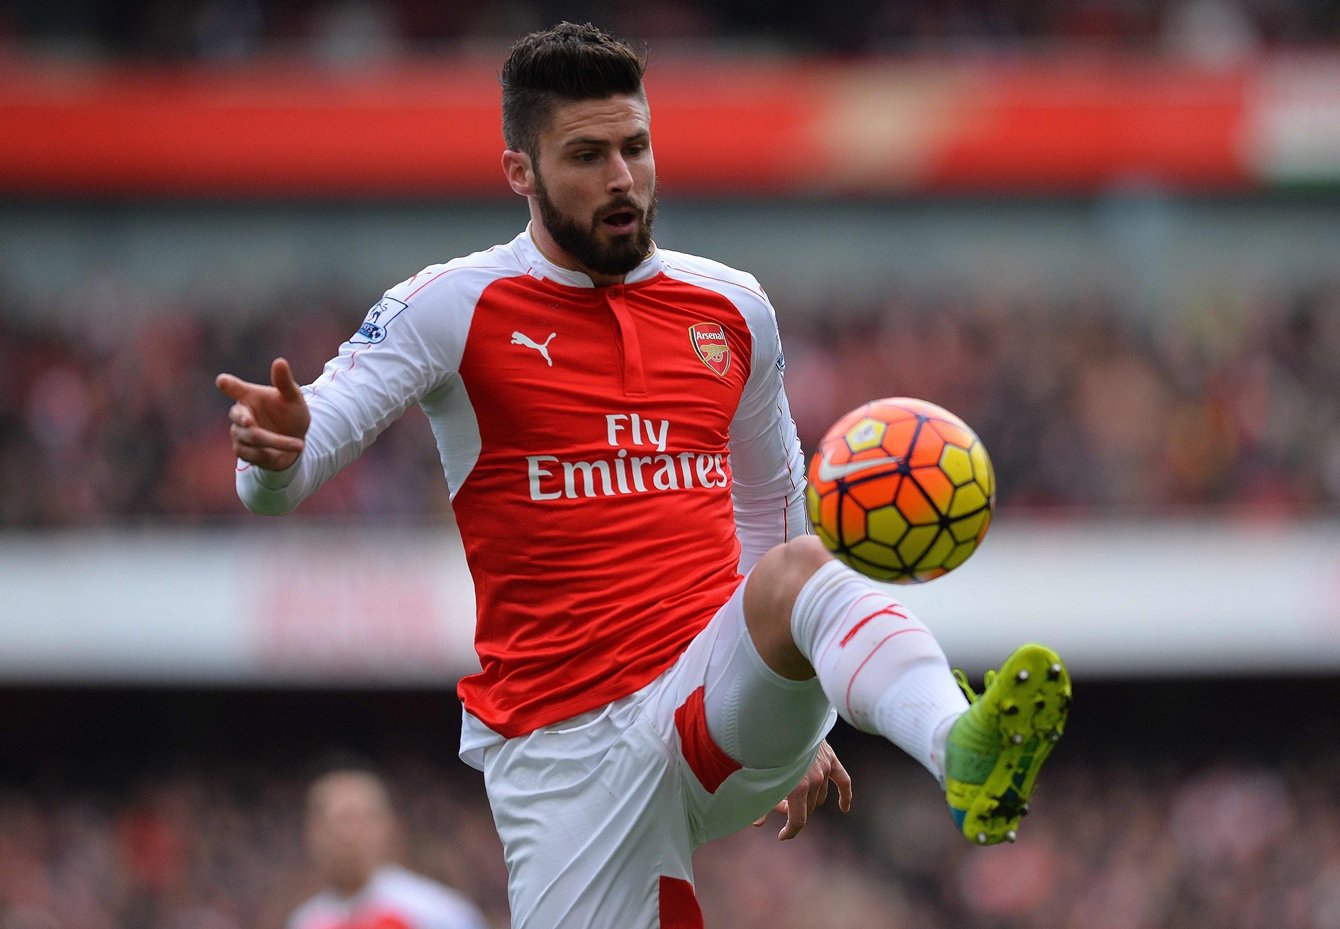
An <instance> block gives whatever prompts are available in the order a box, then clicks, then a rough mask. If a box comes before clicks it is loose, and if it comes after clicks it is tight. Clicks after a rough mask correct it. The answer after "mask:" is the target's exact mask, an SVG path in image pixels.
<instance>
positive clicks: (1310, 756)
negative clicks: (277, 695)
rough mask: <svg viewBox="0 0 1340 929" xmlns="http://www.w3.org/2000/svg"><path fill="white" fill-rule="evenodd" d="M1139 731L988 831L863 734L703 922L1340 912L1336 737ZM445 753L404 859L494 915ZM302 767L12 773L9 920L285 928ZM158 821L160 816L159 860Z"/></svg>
mask: <svg viewBox="0 0 1340 929" xmlns="http://www.w3.org/2000/svg"><path fill="white" fill-rule="evenodd" d="M1126 748H1127V749H1128V750H1129V751H1130V752H1133V753H1138V754H1140V755H1142V756H1143V757H1142V758H1141V760H1140V762H1139V763H1138V764H1136V763H1134V762H1120V761H1111V760H1106V761H1105V760H1099V759H1087V760H1086V759H1083V758H1080V757H1077V756H1076V755H1075V753H1074V752H1071V753H1070V754H1062V755H1059V756H1058V758H1057V759H1056V760H1055V762H1054V766H1053V767H1052V768H1051V769H1050V770H1049V775H1050V776H1049V779H1048V785H1047V791H1046V792H1045V793H1044V794H1042V795H1040V796H1039V798H1038V802H1037V803H1036V804H1035V810H1034V812H1033V814H1032V815H1031V816H1030V817H1029V820H1028V822H1027V823H1026V824H1025V826H1026V830H1025V831H1024V832H1023V833H1022V835H1021V838H1020V841H1019V843H1018V844H1017V845H1014V846H1002V847H998V848H992V849H977V848H973V847H970V846H968V845H966V844H965V843H963V842H962V841H961V840H959V839H958V837H957V835H956V834H955V833H954V830H953V829H952V827H951V826H950V824H949V821H948V814H947V813H946V812H945V810H944V799H943V796H942V795H941V794H940V793H939V792H938V791H936V790H935V789H934V785H933V784H926V783H924V777H923V776H922V775H921V773H920V772H919V770H914V769H913V768H912V767H910V766H909V765H907V764H905V759H903V758H902V756H899V755H897V754H896V753H894V752H892V750H889V749H887V747H886V746H882V745H881V746H876V745H874V744H873V743H871V744H870V745H868V746H862V748H861V749H859V750H849V751H848V752H847V753H846V755H845V757H846V758H847V759H848V760H849V762H850V763H851V764H852V765H854V766H855V770H854V771H853V775H854V777H855V779H856V784H857V790H858V792H859V793H858V797H860V798H864V799H863V800H859V801H858V802H860V803H861V804H862V807H861V808H860V810H859V813H855V814H853V815H852V816H850V817H839V816H837V815H836V814H833V815H827V814H826V815H822V816H818V817H816V818H814V819H812V820H811V823H810V825H809V826H808V827H807V829H806V835H805V837H804V839H803V840H802V841H796V842H789V843H784V844H779V843H778V842H777V841H776V839H775V836H774V835H773V834H772V833H771V832H769V831H768V830H746V831H745V832H743V833H740V834H738V835H735V836H732V837H729V838H727V839H723V840H720V841H718V842H714V843H712V844H710V845H707V846H705V847H704V848H703V849H701V850H700V851H699V853H698V859H697V860H698V867H697V870H698V872H699V873H700V875H701V880H700V883H699V887H698V890H699V895H700V897H701V899H702V905H703V910H704V913H705V915H706V919H707V924H708V925H709V926H722V927H724V926H730V927H732V929H813V927H814V926H816V925H819V924H822V925H824V926H826V927H831V929H867V927H871V926H879V927H881V929H913V927H916V929H1015V927H1019V929H1022V927H1024V926H1029V927H1047V929H1086V927H1092V926H1095V925H1097V926H1102V927H1105V929H1142V927H1148V926H1158V927H1161V929H1225V927H1228V929H1252V927H1260V929H1337V927H1340V883H1338V882H1340V756H1337V755H1336V754H1335V751H1334V749H1331V750H1329V751H1322V752H1295V753H1292V754H1291V755H1290V756H1289V757H1287V758H1285V759H1284V760H1283V761H1282V762H1280V763H1277V764H1273V765H1271V766H1269V767H1267V766H1263V765H1262V764H1261V763H1259V762H1256V761H1252V760H1249V759H1247V758H1239V759H1233V758H1224V759H1221V760H1218V761H1212V762H1208V763H1204V764H1196V763H1193V762H1191V761H1190V760H1189V759H1187V758H1182V759H1176V758H1174V757H1170V756H1166V755H1162V754H1160V753H1158V752H1150V751H1149V747H1148V746H1144V745H1138V746H1136V745H1131V746H1126ZM239 761H240V762H243V763H245V762H244V760H243V759H239ZM257 763H259V762H257ZM444 764H446V765H447V766H446V767H444V768H441V769H439V768H436V767H433V766H431V765H428V764H426V763H424V762H422V761H416V762H402V763H400V764H399V765H397V766H394V767H393V768H392V769H388V771H389V783H390V785H391V787H392V789H393V790H395V791H396V793H397V794H398V795H401V796H404V797H406V798H407V799H408V801H409V806H408V807H407V808H406V813H407V815H406V817H405V822H406V824H407V833H406V840H407V841H406V851H407V863H408V864H410V865H411V866H413V867H415V868H416V869H421V870H423V871H424V872H425V873H428V874H432V875H434V876H435V877H438V878H439V879H442V880H444V881H449V882H450V883H452V884H453V885H454V886H456V887H459V888H460V889H461V890H463V891H465V892H466V893H468V894H469V895H470V896H471V897H472V898H474V899H475V900H477V901H478V902H479V903H480V904H481V905H482V906H483V908H484V909H485V911H486V913H487V915H488V916H489V919H490V920H491V922H490V925H492V926H495V927H499V929H500V927H503V926H505V925H506V924H507V922H506V912H507V910H506V889H505V872H504V871H503V868H502V861H501V850H500V848H499V847H498V844H497V840H496V838H495V837H494V835H493V831H492V823H491V820H490V819H489V815H488V810H487V806H486V804H485V801H484V799H483V797H482V790H481V789H480V787H479V785H478V783H477V780H476V779H473V778H472V777H471V775H473V772H463V771H462V770H461V769H460V768H459V767H458V766H456V765H455V764H454V762H450V761H448V762H444ZM304 786H305V785H304V782H303V780H302V779H301V778H300V777H298V776H296V775H293V774H283V773H279V774H273V775H270V776H267V777H264V778H258V776H257V775H256V773H255V772H254V769H253V770H252V771H251V772H248V773H243V769H242V768H240V767H238V768H234V769H229V768H227V767H218V766H211V767H205V766H198V767H194V768H193V767H191V766H189V765H183V766H180V767H179V769H178V770H177V771H176V773H172V774H164V773H159V774H156V775H153V776H146V778H145V780H144V781H143V784H142V786H141V788H140V789H139V790H138V791H137V792H135V794H134V795H133V796H124V795H117V796H113V795H108V796H102V797H97V796H91V795H90V796H85V795H80V794H78V793H64V794H61V795H59V796H52V795H50V794H49V793H48V792H46V791H42V792H41V793H37V792H36V791H35V792H33V793H28V792H24V791H20V790H10V791H8V792H7V793H5V794H4V795H3V797H0V927H3V929H112V927H118V929H242V927H245V929H281V927H282V926H283V925H284V916H285V914H286V913H287V912H288V911H289V910H290V909H291V908H292V907H293V906H294V905H296V904H297V902H298V900H299V899H301V897H302V895H303V894H305V893H309V892H310V891H311V890H312V889H314V885H313V884H312V883H311V879H312V875H311V874H310V872H309V871H308V869H307V866H306V864H305V862H304V858H303V854H302V851H301V845H300V843H299V841H298V836H299V835H300V833H301V822H300V817H299V815H298V813H297V812H296V810H297V809H301V796H302V793H303V788H304ZM423 813H427V814H428V815H426V816H424V815H421V814H423ZM146 817H147V819H146ZM146 822H150V823H152V825H151V826H149V827H147V828H148V829H149V831H150V832H151V833H152V834H155V835H157V836H158V837H156V838H153V839H152V840H150V841H149V845H150V846H151V847H152V851H151V852H150V853H149V854H148V858H147V859H146V858H145V857H144V856H145V854H146V852H145V847H144V843H145V841H146V840H145V837H144V834H143V831H142V830H144V829H145V828H146V826H145V823H146ZM909 830H911V831H909ZM160 833H161V834H160ZM909 836H912V837H913V838H909ZM146 868H147V870H146ZM778 874H786V875H788V878H787V879H786V880H778V879H777V875H778Z"/></svg>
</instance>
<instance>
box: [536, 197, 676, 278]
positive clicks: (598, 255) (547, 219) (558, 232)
mask: <svg viewBox="0 0 1340 929" xmlns="http://www.w3.org/2000/svg"><path fill="white" fill-rule="evenodd" d="M535 196H536V199H537V200H538V201H539V204H540V221H541V222H543V223H544V228H545V229H547V230H549V234H550V235H551V236H553V238H554V241H555V242H557V243H558V246H559V247H560V248H562V249H563V250H564V251H565V252H567V253H568V254H569V255H571V256H572V257H573V258H576V259H577V260H578V261H579V262H581V264H582V266H583V267H586V268H590V269H591V270H592V271H595V272H596V273H597V274H608V275H619V274H627V273H628V272H629V271H631V270H633V269H634V268H636V267H637V266H638V265H639V264H641V263H642V259H644V258H646V257H647V255H648V254H650V253H651V227H652V224H653V223H654V222H655V221H656V192H655V191H654V190H653V191H652V194H651V202H650V203H649V204H648V205H647V210H646V212H645V213H643V212H642V210H641V209H639V208H638V206H637V204H635V203H634V202H633V201H632V200H631V199H629V198H628V197H617V198H615V199H613V200H611V201H610V202H609V203H606V204H604V205H603V206H602V207H600V209H598V210H596V211H595V212H594V213H592V215H591V220H590V222H589V223H587V224H585V225H583V224H582V223H581V222H579V221H578V220H576V219H574V218H572V217H571V216H568V215H567V214H566V213H564V212H563V211H562V210H560V209H559V208H558V206H557V205H556V204H555V203H554V201H553V200H551V199H549V191H548V190H546V189H545V186H544V181H543V180H541V179H540V176H539V173H538V172H537V173H536V175H535ZM621 209H626V210H629V211H631V212H632V213H634V214H637V215H639V216H640V217H641V219H642V221H641V222H640V223H638V226H637V231H636V232H635V233H633V234H632V235H625V236H618V237H616V238H614V239H613V240H612V241H602V240H601V238H600V234H599V233H600V220H601V217H604V216H608V215H609V214H610V213H611V212H612V211H614V210H621Z"/></svg>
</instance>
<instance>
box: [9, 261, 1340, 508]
mask: <svg viewBox="0 0 1340 929" xmlns="http://www.w3.org/2000/svg"><path fill="white" fill-rule="evenodd" d="M84 291H85V292H84V293H83V294H82V295H81V297H80V298H79V302H80V303H81V304H82V305H83V306H85V307H86V308H87V309H86V311H85V313H84V314H82V315H75V316H72V317H70V322H68V323H67V324H66V325H65V326H63V327H60V326H58V327H55V328H53V327H52V326H51V324H50V319H49V318H45V317H43V314H34V313H31V312H27V313H19V312H17V311H16V310H13V309H11V308H9V307H6V306H4V305H3V304H2V303H0V324H3V325H4V329H5V333H6V338H5V339H4V340H3V341H0V467H2V468H3V471H4V473H5V475H6V478H7V479H6V480H5V481H4V482H3V483H2V484H0V527H6V526H8V527H23V526H27V527H36V526H53V527H54V526H80V525H83V526H87V525H100V524H107V523H113V524H125V523H141V522H146V521H155V522H162V521H172V522H177V523H181V522H188V523H197V522H201V521H214V522H217V521H219V520H224V519H230V518H232V517H235V516H240V515H241V514H242V511H241V505H240V504H239V503H238V502H237V499H236V496H235V494H234V492H233V476H232V468H231V467H230V466H229V462H230V461H231V458H230V456H229V451H228V438H227V432H226V430H224V429H221V428H220V427H219V425H218V423H219V422H220V421H221V420H220V418H219V417H220V415H221V411H222V405H223V404H225V403H226V401H225V400H224V399H223V398H222V397H220V396H218V395H217V394H216V392H215V390H214V388H213V383H212V379H213V376H214V374H215V373H216V372H218V371H221V370H235V371H239V372H246V371H248V370H252V371H253V372H254V373H256V374H257V376H263V375H264V372H262V371H258V370H257V368H258V366H262V365H264V364H265V359H267V358H268V357H269V355H268V354H267V352H266V351H263V350H262V349H261V348H259V346H260V345H261V344H263V343H264V344H277V345H278V346H279V350H280V352H281V353H283V354H284V355H286V356H287V357H288V358H289V359H290V360H291V361H292V362H293V364H294V367H295V370H296V372H297V374H298V376H299V378H301V379H304V380H312V379H314V378H315V377H316V375H317V374H318V373H319V372H320V367H321V365H322V364H323V363H324V361H325V359H326V358H327V357H329V356H330V355H332V354H334V352H335V349H336V348H337V347H338V345H339V343H340V342H341V341H342V340H343V339H344V338H345V337H346V335H347V334H348V333H349V331H351V330H352V327H353V326H355V325H356V323H357V319H356V318H355V316H356V313H357V311H356V310H349V309H348V308H341V309H335V307H337V306H340V305H341V303H342V301H340V300H339V299H338V298H337V297H336V296H334V295H330V296H329V297H328V298H327V299H326V300H325V301H324V302H323V301H322V300H321V299H320V298H317V299H315V300H313V299H311V298H310V297H309V298H308V299H306V300H305V301H304V302H303V305H304V306H305V307H306V309H302V310H286V311H285V312H284V313H283V314H281V315H278V316H275V317H273V318H270V317H265V316H263V314H261V313H260V312H258V311H256V310H255V309H254V308H253V309H247V308H241V309H239V310H238V311H236V312H234V311H232V310H229V311H227V312H220V311H217V310H215V309H213V308H212V307H209V306H206V305H200V306H192V305H191V304H190V303H189V302H188V301H187V299H186V298H183V297H174V298H168V299H162V298H160V300H159V305H158V306H157V307H156V308H155V309H153V311H152V312H150V313H147V314H145V313H137V314H130V313H128V312H126V310H125V309H124V305H141V306H143V305H148V306H151V307H152V306H153V301H152V298H151V297H150V296H149V295H147V294H144V295H132V294H120V295H117V296H115V297H109V296H107V295H106V294H103V295H102V296H98V290H97V288H94V287H87V288H85V289H84ZM109 301H110V302H109ZM274 303H275V305H284V301H283V300H276V301H274ZM780 312H782V318H781V325H782V332H783V337H784V339H785V344H786V347H787V355H788V374H787V377H788V383H789V386H790V394H791V398H792V402H793V404H794V408H793V414H794V416H795V418H796V422H797V425H798V426H799V428H800V432H801V438H802V441H803V443H804V445H805V447H806V448H807V449H812V448H814V446H815V443H816V442H817V440H818V438H819V437H820V436H821V435H822V434H823V431H824V430H825V429H827V427H828V425H829V424H831V423H832V422H833V421H834V420H835V419H836V418H837V417H838V416H840V415H841V414H842V413H844V412H846V411H847V410H848V409H851V408H852V407H855V406H857V405H858V404H860V403H863V402H865V401H866V400H868V399H871V398H874V397H880V396H893V395H905V396H917V397H923V398H925V399H927V400H931V401H933V402H936V403H939V404H941V405H943V406H945V407H947V408H949V409H951V410H953V411H955V412H957V413H958V414H959V415H961V416H962V417H963V418H964V419H966V420H967V421H968V422H969V423H970V424H972V425H973V426H974V428H975V429H976V430H977V431H978V433H979V434H980V435H981V436H982V438H983V441H984V442H985V443H986V446H987V449H988V450H989V451H990V453H991V455H992V458H993V460H994V463H995V465H996V469H997V475H998V478H999V484H1000V500H1001V505H1002V507H1011V508H1034V509H1046V508H1067V509H1084V510H1091V511H1092V510H1099V511H1117V510H1137V511H1140V512H1143V513H1164V514H1171V513H1176V512H1179V511H1181V510H1184V509H1186V508H1190V507H1201V508H1204V507H1208V508H1211V509H1217V510H1222V511H1229V512H1238V513H1270V514H1276V515H1284V516H1297V515H1304V514H1309V513H1312V514H1321V513H1335V512H1337V511H1340V400H1337V394H1336V392H1335V389H1334V385H1335V384H1336V383H1338V382H1340V361H1337V359H1340V282H1330V283H1317V284H1309V285H1304V286H1299V287H1298V289H1297V290H1296V291H1295V292H1280V293H1276V292H1268V291H1267V292H1263V293H1261V294H1258V295H1255V296H1254V297H1253V296H1241V297H1239V304H1238V305H1236V306H1229V305H1225V304H1221V303H1211V302H1210V301H1209V300H1206V302H1205V305H1204V307H1203V308H1202V306H1201V305H1200V304H1195V305H1192V306H1186V307H1170V308H1168V309H1167V311H1166V312H1165V313H1164V314H1162V315H1161V316H1159V317H1147V316H1137V315H1134V314H1131V313H1128V312H1125V311H1123V310H1122V309H1121V308H1120V307H1118V306H1116V305H1115V303H1114V302H1111V301H1108V300H1106V299H1104V297H1103V296H1102V295H1100V294H1099V295H1090V296H1085V297H1079V298H1075V299H1071V300H1058V299H1049V298H1043V297H1040V296H1036V295H1032V294H1024V293H1019V294H1009V293H1006V294H996V295H993V296H992V297H990V298H976V297H973V296H971V295H967V294H944V295H941V296H940V297H937V298H933V299H932V298H916V299H914V298H911V297H903V296H894V297H893V298H891V299H890V300H889V301H888V303H887V304H886V305H884V306H872V307H868V308H865V309H864V310H859V311H855V312H853V311H851V310H844V311H843V314H844V315H840V316H839V315H836V314H835V313H833V312H831V311H829V310H828V308H820V307H816V308H811V309H809V310H804V309H802V308H798V307H786V306H783V307H782V309H781V311H780ZM39 318H45V321H44V322H41V323H40V324H39V322H38V320H39ZM111 320H120V321H119V322H118V323H117V324H116V325H115V327H114V329H113V330H108V328H107V327H108V325H109V321H111ZM299 513H300V514H305V515H308V516H332V515H338V516H348V517H353V516H372V515H375V516H377V517H378V519H392V520H400V521H403V522H421V523H432V522H441V521H443V520H447V519H449V518H450V507H449V504H448V501H447V490H446V484H445V481H444V480H443V478H442V474H441V468H440V464H439V462H438V455H437V448H436V445H435V443H434V440H433V438H432V436H431V433H430V432H429V430H428V427H427V422H426V420H425V419H424V418H423V416H422V415H421V414H419V413H418V412H417V411H412V412H411V414H410V415H409V416H408V417H407V418H406V420H405V421H403V422H401V423H397V424H396V425H395V426H394V427H393V428H391V429H390V430H388V431H387V433H386V435H385V436H383V438H382V439H381V440H380V441H378V442H377V443H376V444H375V445H374V446H372V448H371V449H369V450H368V452H367V453H366V454H365V455H364V456H363V457H362V458H361V459H359V460H358V461H357V462H355V463H354V465H353V466H352V467H351V468H350V469H349V470H348V471H347V472H346V473H344V474H342V475H340V477H338V478H336V480H334V481H333V482H332V483H331V484H330V485H329V486H328V487H326V488H323V489H322V491H321V492H320V493H319V494H317V495H316V496H315V497H314V498H313V499H311V500H310V501H308V502H307V503H305V504H304V505H303V508H302V509H301V510H299Z"/></svg>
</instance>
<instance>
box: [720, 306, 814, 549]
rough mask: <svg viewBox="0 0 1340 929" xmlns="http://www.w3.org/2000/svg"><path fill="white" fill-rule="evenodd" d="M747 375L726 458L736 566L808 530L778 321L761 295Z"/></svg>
mask: <svg viewBox="0 0 1340 929" xmlns="http://www.w3.org/2000/svg"><path fill="white" fill-rule="evenodd" d="M750 330H751V333H752V336H753V345H752V356H753V357H752V361H753V364H752V366H751V369H750V373H749V380H748V381H747V382H746V384H745V388H744V393H743V395H742V396H741V398H740V406H739V408H738V409H737V410H736V413H735V417H734V419H733V420H732V422H731V436H730V463H731V475H732V479H733V487H732V492H731V493H732V499H733V501H734V505H735V526H736V534H737V535H738V536H739V539H740V571H741V572H745V571H748V570H749V569H750V568H751V567H753V566H754V564H755V562H757V561H758V559H760V558H762V557H763V555H764V553H765V552H767V551H768V549H770V548H772V547H773V546H774V545H778V544H780V543H782V542H785V541H787V540H788V539H794V538H796V537H798V536H801V535H804V534H805V533H807V532H808V531H809V523H808V520H807V518H806V515H805V457H804V454H803V452H802V451H801V448H800V439H799V437H798V436H797V435H796V425H795V423H794V422H793V421H792V419H791V407H790V405H789V404H788V403H787V399H786V390H785V388H784V385H783V373H784V371H785V368H786V363H785V360H784V356H783V354H782V346H781V340H780V338H779V337H778V333H777V320H776V317H775V316H774V315H773V311H772V306H771V305H769V304H768V303H767V301H766V298H764V299H763V306H762V307H761V308H760V312H758V313H755V314H752V318H751V319H750Z"/></svg>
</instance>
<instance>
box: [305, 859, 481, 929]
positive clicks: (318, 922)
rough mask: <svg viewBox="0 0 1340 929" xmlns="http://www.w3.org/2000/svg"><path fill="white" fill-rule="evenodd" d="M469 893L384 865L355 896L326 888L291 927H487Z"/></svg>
mask: <svg viewBox="0 0 1340 929" xmlns="http://www.w3.org/2000/svg"><path fill="white" fill-rule="evenodd" d="M487 926H488V924H487V923H486V922H485V921H484V916H483V914H482V913H480V912H479V910H478V908H477V907H475V905H474V904H473V903H471V902H470V901H469V900H468V899H466V898H465V896H464V895H463V894H460V893H457V892H456V891H454V890H452V889H451V888H450V887H446V886H444V885H442V884H439V883H438V882H437V881H432V880H429V879H428V878H426V877H422V876H420V875H418V874H415V873H414V872H412V871H407V870H405V869H404V868H402V867H399V866H397V865H387V866H385V867H383V868H380V869H378V870H377V871H376V872H375V873H374V874H373V875H372V877H371V878H370V879H369V880H368V882H367V883H366V884H364V885H363V887H362V888H361V889H360V890H359V891H358V892H357V893H355V894H354V895H353V896H349V897H345V896H341V895H340V894H338V893H336V892H335V891H333V890H323V891H321V892H320V893H319V894H317V895H316V896H314V897H312V898H311V899H310V900H308V901H307V902H306V903H304V904H303V905H302V906H300V907H298V908H297V909H296V910H294V911H293V915H292V916H290V917H289V920H288V926H287V929H487Z"/></svg>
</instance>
